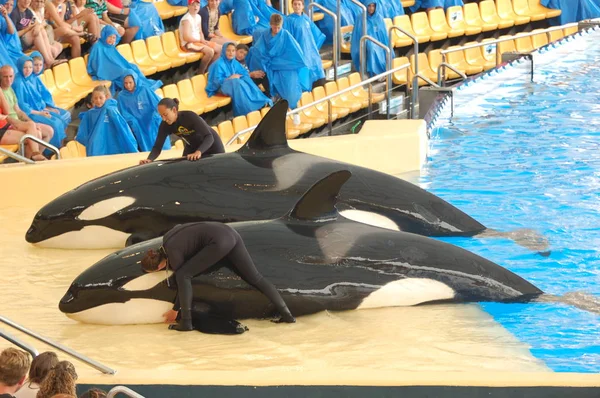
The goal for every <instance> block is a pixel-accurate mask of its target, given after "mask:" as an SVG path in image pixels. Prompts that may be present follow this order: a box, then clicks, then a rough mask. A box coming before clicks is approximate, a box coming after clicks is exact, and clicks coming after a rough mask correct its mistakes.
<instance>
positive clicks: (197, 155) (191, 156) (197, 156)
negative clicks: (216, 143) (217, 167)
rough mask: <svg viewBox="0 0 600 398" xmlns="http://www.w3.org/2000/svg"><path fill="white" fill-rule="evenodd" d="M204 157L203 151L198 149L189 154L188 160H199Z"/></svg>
mask: <svg viewBox="0 0 600 398" xmlns="http://www.w3.org/2000/svg"><path fill="white" fill-rule="evenodd" d="M201 157H202V152H200V151H196V152H194V153H190V154H189V155H187V160H198V159H200V158H201Z"/></svg>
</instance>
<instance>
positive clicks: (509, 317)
mask: <svg viewBox="0 0 600 398" xmlns="http://www.w3.org/2000/svg"><path fill="white" fill-rule="evenodd" d="M598 40H600V31H594V32H591V33H587V34H584V35H582V36H579V37H576V38H575V39H573V40H570V41H568V42H566V43H563V44H561V45H559V46H557V47H556V48H553V49H550V50H549V51H547V52H544V53H542V54H538V55H536V57H535V77H534V82H531V81H530V79H529V75H528V72H529V63H528V62H526V61H524V62H522V63H520V64H519V65H517V66H514V67H512V66H509V67H507V68H505V69H503V70H501V71H499V72H493V73H491V74H489V75H487V76H484V77H483V78H481V79H478V80H476V81H475V82H470V83H469V84H463V86H462V87H461V88H460V89H458V90H457V91H456V93H455V109H454V115H453V116H452V117H450V110H449V107H448V106H446V107H445V108H444V110H443V111H442V112H441V114H440V116H439V118H438V120H437V121H436V123H435V125H434V128H433V130H432V135H431V141H430V153H429V156H430V158H429V161H428V164H427V165H426V167H425V168H424V170H423V173H422V175H421V177H420V180H419V182H420V184H421V186H423V187H424V188H426V189H427V190H429V191H430V192H432V193H434V194H436V195H438V196H440V197H442V198H444V199H446V200H448V201H449V202H450V203H452V204H454V205H455V206H457V207H459V208H460V209H462V210H463V211H465V212H466V213H467V214H469V215H471V216H472V217H474V218H475V219H477V220H478V221H480V222H482V223H483V224H484V225H486V226H487V227H488V228H494V229H498V230H502V231H509V230H513V229H516V228H533V229H535V230H537V231H538V232H540V233H542V234H543V235H544V236H545V237H547V238H548V240H549V242H550V248H551V250H552V252H551V255H550V256H549V257H543V256H541V255H539V254H535V253H533V252H531V251H529V250H527V249H525V248H523V247H521V246H518V245H516V244H515V243H514V242H512V241H510V240H507V239H492V238H488V239H472V238H448V239H444V240H445V241H447V242H449V243H452V244H455V245H458V246H461V247H463V248H465V249H467V250H470V251H472V252H474V253H477V254H479V255H481V256H483V257H486V258H488V259H490V260H492V261H495V262H497V263H498V264H500V265H502V266H504V267H506V268H508V269H510V270H512V271H513V272H515V273H517V274H518V275H520V276H522V277H523V278H525V279H527V280H529V281H530V282H532V283H533V284H535V285H536V286H538V287H540V288H541V289H542V290H544V291H545V292H547V293H550V294H555V295H563V294H565V293H568V292H585V293H588V294H591V295H593V296H595V297H596V298H599V297H600V62H599V61H600V46H598V45H597V42H598ZM482 307H483V308H484V309H485V310H486V311H487V312H488V313H489V314H490V315H492V316H493V317H494V319H495V320H496V321H498V322H499V323H501V324H502V325H503V326H504V327H505V328H506V329H508V330H509V331H510V332H511V333H513V334H514V335H515V336H516V337H517V338H518V339H520V340H521V341H523V342H525V343H527V344H529V345H530V346H531V353H532V354H533V355H534V356H535V357H537V358H539V359H541V360H543V361H544V362H545V363H546V365H547V366H549V367H550V368H551V369H553V370H555V371H560V372H600V315H597V314H593V313H589V312H586V311H583V310H580V309H577V308H575V307H573V306H569V305H564V304H554V303H528V304H499V303H482Z"/></svg>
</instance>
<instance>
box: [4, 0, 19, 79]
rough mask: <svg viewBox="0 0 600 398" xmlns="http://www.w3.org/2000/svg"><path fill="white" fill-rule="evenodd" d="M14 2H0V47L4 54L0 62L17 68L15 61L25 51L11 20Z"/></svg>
mask: <svg viewBox="0 0 600 398" xmlns="http://www.w3.org/2000/svg"><path fill="white" fill-rule="evenodd" d="M13 4H14V3H13V0H8V1H6V2H5V0H0V45H1V47H2V50H3V52H2V54H0V62H2V64H3V65H10V66H13V67H15V66H17V65H16V64H15V61H16V60H17V59H18V58H19V57H22V56H23V55H25V54H23V50H22V49H21V41H20V40H19V35H18V34H17V29H16V28H15V26H14V25H13V23H12V20H11V19H10V13H11V11H12V9H13Z"/></svg>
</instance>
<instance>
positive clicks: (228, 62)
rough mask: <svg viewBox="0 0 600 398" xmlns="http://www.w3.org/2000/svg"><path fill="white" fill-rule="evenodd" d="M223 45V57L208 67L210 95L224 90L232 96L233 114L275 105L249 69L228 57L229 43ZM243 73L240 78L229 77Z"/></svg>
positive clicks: (207, 88) (207, 86) (208, 91)
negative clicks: (252, 77) (259, 86)
mask: <svg viewBox="0 0 600 398" xmlns="http://www.w3.org/2000/svg"><path fill="white" fill-rule="evenodd" d="M228 44H229V43H226V44H225V45H223V51H222V52H221V58H220V59H219V60H218V61H217V62H215V63H214V64H212V65H211V66H210V68H209V69H208V83H207V85H206V93H207V94H208V96H209V97H212V96H213V95H215V94H217V93H218V92H222V93H223V94H225V95H228V96H230V97H231V103H232V107H233V116H241V115H246V114H248V113H250V112H252V111H257V110H259V109H260V108H262V107H264V106H265V105H269V106H273V102H272V101H271V100H270V99H269V98H267V97H266V96H265V95H264V94H263V93H262V91H260V89H259V88H258V86H257V85H256V84H254V82H253V81H252V79H251V78H250V74H249V73H248V71H247V70H246V69H245V68H244V67H243V66H242V64H240V63H239V62H238V61H237V60H236V59H235V57H234V58H233V59H227V55H226V51H225V49H226V48H227V45H228ZM234 74H238V75H241V77H240V78H238V79H229V77H230V76H231V75H234Z"/></svg>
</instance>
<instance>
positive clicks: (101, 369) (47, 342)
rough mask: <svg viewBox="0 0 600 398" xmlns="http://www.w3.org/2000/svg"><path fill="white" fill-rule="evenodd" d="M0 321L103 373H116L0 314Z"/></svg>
mask: <svg viewBox="0 0 600 398" xmlns="http://www.w3.org/2000/svg"><path fill="white" fill-rule="evenodd" d="M0 322H4V323H5V324H7V325H8V326H12V327H13V328H15V329H17V330H19V331H21V332H23V333H25V334H27V335H29V336H31V337H33V338H35V339H37V340H40V341H41V342H43V343H46V344H48V345H50V346H52V347H54V348H56V349H58V350H60V351H62V352H64V353H66V354H69V355H71V356H72V357H75V358H77V359H79V360H80V361H82V362H84V363H85V364H87V365H89V366H91V367H93V368H94V369H97V370H99V371H101V372H102V373H104V374H109V375H114V374H115V373H116V371H115V370H114V369H111V368H109V367H107V366H104V365H102V364H101V363H99V362H96V361H94V360H93V359H90V358H88V357H86V356H84V355H81V354H79V353H78V352H76V351H74V350H72V349H70V348H69V347H66V346H64V345H62V344H60V343H56V342H54V341H52V340H50V339H48V338H46V337H44V336H41V335H39V334H37V333H36V332H34V331H31V330H29V329H27V328H25V327H23V326H21V325H19V324H17V323H15V322H13V321H11V320H10V319H8V318H6V317H3V316H1V315H0Z"/></svg>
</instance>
